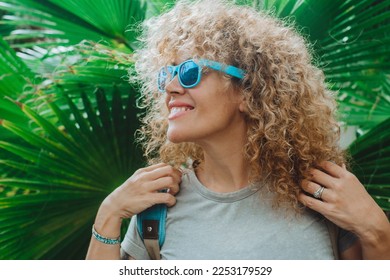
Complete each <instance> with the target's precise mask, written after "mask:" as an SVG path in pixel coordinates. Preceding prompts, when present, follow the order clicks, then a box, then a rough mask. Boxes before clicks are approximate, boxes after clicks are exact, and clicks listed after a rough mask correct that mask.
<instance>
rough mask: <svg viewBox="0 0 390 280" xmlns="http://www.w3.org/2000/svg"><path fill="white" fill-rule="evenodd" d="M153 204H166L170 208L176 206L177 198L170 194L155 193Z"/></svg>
mask: <svg viewBox="0 0 390 280" xmlns="http://www.w3.org/2000/svg"><path fill="white" fill-rule="evenodd" d="M152 203H153V205H155V204H166V205H167V206H168V207H172V206H173V205H175V204H176V198H175V197H174V196H173V195H171V194H169V193H154V194H153V196H152Z"/></svg>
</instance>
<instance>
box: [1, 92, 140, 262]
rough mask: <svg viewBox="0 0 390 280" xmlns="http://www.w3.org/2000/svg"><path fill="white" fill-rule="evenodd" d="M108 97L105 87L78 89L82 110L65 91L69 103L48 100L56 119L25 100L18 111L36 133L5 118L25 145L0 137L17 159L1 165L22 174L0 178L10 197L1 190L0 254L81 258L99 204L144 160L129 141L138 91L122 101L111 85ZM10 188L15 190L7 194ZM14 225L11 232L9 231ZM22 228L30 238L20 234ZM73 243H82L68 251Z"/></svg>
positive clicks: (28, 256) (131, 138)
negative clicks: (0, 236)
mask: <svg viewBox="0 0 390 280" xmlns="http://www.w3.org/2000/svg"><path fill="white" fill-rule="evenodd" d="M128 93H130V92H128ZM106 94H107V93H106V92H104V91H103V90H97V91H96V92H95V93H94V97H92V96H89V94H88V93H82V106H83V107H79V106H78V105H77V104H76V103H75V102H73V100H72V99H71V98H70V97H69V96H67V95H64V96H63V98H64V99H65V100H66V103H67V104H68V106H67V108H61V109H60V108H59V107H58V106H57V105H56V103H55V102H48V106H49V108H50V109H51V110H52V111H53V113H54V114H55V115H56V117H57V119H58V122H57V123H51V122H49V121H47V120H46V119H45V118H44V117H42V116H40V115H39V114H38V113H37V112H36V111H35V110H33V109H31V108H30V107H28V106H27V105H25V104H23V105H22V106H21V110H22V112H23V113H24V114H25V115H26V116H28V118H29V119H30V121H32V122H34V123H35V125H36V126H37V127H38V128H39V129H38V130H33V131H32V130H28V129H26V128H24V127H23V126H20V125H18V124H15V123H12V122H10V121H3V122H2V126H3V127H4V128H6V129H8V130H9V131H11V132H13V133H15V134H16V135H18V136H19V137H20V138H21V139H23V141H24V143H18V144H13V143H10V142H7V141H0V148H2V149H4V150H6V151H8V152H9V153H12V154H14V155H16V156H18V157H19V160H17V161H16V160H10V159H3V160H1V161H0V165H6V166H8V167H11V168H13V169H15V170H18V171H19V172H21V174H23V176H18V177H10V176H8V177H6V178H4V177H0V185H2V186H3V187H7V188H8V189H7V190H8V194H6V193H5V192H4V191H3V192H0V208H1V209H2V215H1V217H0V220H1V223H0V232H2V233H4V235H3V236H9V238H2V239H0V248H1V250H0V252H1V254H2V255H1V256H0V258H1V259H31V258H34V259H35V258H59V259H68V258H82V257H83V256H85V249H86V247H85V246H86V244H87V243H85V241H86V239H87V237H88V238H89V236H90V225H91V224H92V221H93V219H94V215H95V213H96V210H97V206H98V205H99V204H100V202H101V201H102V199H103V198H104V197H105V196H106V195H107V194H108V193H109V192H111V191H112V190H113V189H114V188H115V187H116V186H118V185H119V184H120V183H121V182H123V181H124V180H125V179H126V178H127V177H128V176H129V175H131V174H132V173H133V172H134V171H135V170H136V169H138V168H139V167H141V166H142V164H143V160H142V156H141V153H140V151H139V148H138V147H137V146H136V144H135V143H134V132H135V129H136V128H137V127H138V121H137V119H136V116H137V113H136V109H135V107H134V97H135V95H134V94H131V93H130V94H127V97H126V98H124V97H123V96H124V94H121V93H120V92H119V91H118V90H117V89H114V90H113V92H112V96H113V97H112V99H111V101H108V100H107V99H106V97H105V96H106ZM91 99H96V100H97V102H95V101H92V100H91ZM61 104H62V103H61ZM92 104H97V106H93V105H92ZM19 175H20V174H19ZM9 190H15V192H14V193H12V194H11V195H10V194H9ZM26 211H27V212H28V213H29V214H28V215H26ZM15 220H18V221H19V222H18V225H15V223H14V222H13V221H15ZM11 229H12V230H13V231H14V232H15V231H16V234H13V235H9V234H6V233H8V232H9V231H10V230H11ZM87 230H88V231H87ZM86 231H87V232H86ZM27 233H29V234H28V236H29V238H28V240H27V239H23V238H24V237H26V236H27ZM80 233H84V235H83V236H82V238H81V240H73V238H72V236H73V235H75V234H76V236H79V235H78V234H80ZM18 236H19V237H20V238H19V237H18ZM52 236H55V238H54V237H53V238H52ZM70 242H74V244H75V243H77V244H78V245H77V246H75V245H74V244H73V246H75V247H78V248H79V250H76V251H75V252H73V255H67V254H68V253H69V252H68V250H69V247H68V246H66V245H67V244H69V243H70ZM20 248H23V250H20ZM26 248H28V250H27V249H26ZM65 252H66V254H65Z"/></svg>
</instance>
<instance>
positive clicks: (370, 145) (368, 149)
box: [349, 118, 390, 211]
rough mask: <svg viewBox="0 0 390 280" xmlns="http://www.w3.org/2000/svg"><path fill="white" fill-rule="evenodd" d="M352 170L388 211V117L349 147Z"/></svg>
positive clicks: (389, 154) (389, 203) (389, 164)
mask: <svg viewBox="0 0 390 280" xmlns="http://www.w3.org/2000/svg"><path fill="white" fill-rule="evenodd" d="M349 153H350V154H351V156H352V158H353V163H352V167H353V171H354V173H355V174H356V175H357V177H358V178H359V180H360V181H361V182H362V183H363V184H364V186H365V187H366V188H367V190H368V192H369V193H370V194H371V195H372V197H373V198H374V199H375V200H376V201H377V203H378V204H379V205H380V206H381V207H382V209H384V210H386V211H390V170H389V166H390V118H388V119H387V120H385V121H383V122H382V123H380V124H379V125H377V126H375V127H374V128H372V129H371V130H370V131H369V132H367V133H366V134H365V135H363V136H361V137H359V138H358V139H356V141H355V142H353V143H352V144H351V145H350V147H349Z"/></svg>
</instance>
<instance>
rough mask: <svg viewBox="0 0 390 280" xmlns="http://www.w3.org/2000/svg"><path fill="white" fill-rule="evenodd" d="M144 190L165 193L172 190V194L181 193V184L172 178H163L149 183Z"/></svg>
mask: <svg viewBox="0 0 390 280" xmlns="http://www.w3.org/2000/svg"><path fill="white" fill-rule="evenodd" d="M144 188H145V189H146V190H147V191H149V192H156V191H163V190H165V189H170V191H169V192H170V193H177V192H178V191H179V184H178V183H177V182H176V180H175V179H174V178H173V177H171V176H166V177H161V178H158V179H156V180H153V181H149V182H147V183H146V184H145V185H144Z"/></svg>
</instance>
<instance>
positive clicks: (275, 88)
mask: <svg viewBox="0 0 390 280" xmlns="http://www.w3.org/2000/svg"><path fill="white" fill-rule="evenodd" d="M141 42H142V43H143V47H142V48H140V50H139V51H137V53H136V55H135V57H136V64H135V66H136V71H137V78H138V79H139V81H140V82H141V83H140V85H141V92H142V94H141V95H142V103H141V104H142V105H143V106H144V107H145V108H146V114H145V116H144V118H143V127H142V128H141V130H140V131H139V135H138V136H139V140H140V141H141V142H142V143H143V144H144V148H145V155H146V157H147V158H148V160H149V162H150V163H154V162H158V161H163V162H169V163H171V164H173V165H175V166H180V165H182V164H183V163H186V162H188V159H191V160H193V161H194V162H201V161H202V160H203V151H202V149H201V148H200V147H199V146H197V145H195V144H193V143H180V144H173V143H171V142H170V141H169V140H168V139H167V134H166V132H167V127H168V123H167V115H168V112H167V109H166V108H165V107H166V106H165V104H164V100H163V99H164V98H163V96H161V93H159V92H158V89H157V82H156V79H157V75H156V73H157V72H158V70H159V68H160V67H162V66H163V65H167V64H172V62H173V61H174V60H175V59H176V58H177V57H178V54H179V53H182V52H186V53H191V54H193V57H194V58H205V59H210V60H216V61H219V62H222V63H225V64H229V65H234V66H236V67H239V68H241V69H243V70H244V71H245V72H246V74H245V77H244V78H243V79H242V80H241V81H236V80H234V79H232V83H233V84H235V85H236V86H237V89H238V90H237V94H242V95H244V98H245V101H246V106H247V112H246V120H247V124H248V130H247V138H248V141H247V143H246V145H245V147H244V150H243V152H244V154H245V156H246V158H247V159H248V161H249V163H250V177H251V182H259V181H261V182H263V183H266V185H267V186H268V188H269V190H270V191H272V192H273V193H275V194H276V196H275V197H276V199H275V202H276V203H275V205H280V203H283V204H285V203H288V204H289V205H290V206H292V207H293V208H295V209H298V208H299V207H298V205H299V203H298V199H297V196H298V194H299V192H300V191H301V187H300V182H301V181H302V179H304V178H307V177H308V176H309V169H310V168H312V167H313V166H316V165H318V163H319V162H321V161H324V160H331V161H334V162H336V163H338V164H341V163H343V162H344V154H343V152H342V151H341V149H340V148H339V126H338V124H337V122H336V120H335V116H334V113H335V107H336V106H335V105H336V104H335V101H334V98H333V93H332V92H330V91H329V90H327V88H326V85H325V81H324V75H323V73H322V71H321V70H319V69H318V68H316V67H315V66H314V65H313V64H312V62H311V61H312V57H311V55H310V52H309V50H308V47H307V44H306V42H305V40H304V38H303V37H302V36H300V35H299V34H298V33H297V32H296V31H295V30H294V28H292V27H290V26H288V25H287V24H285V23H283V22H282V21H281V20H278V19H276V18H275V17H272V16H270V15H269V14H266V13H265V12H259V11H256V10H255V9H253V8H250V7H244V6H236V5H233V4H230V3H228V2H226V1H220V0H213V1H179V2H178V3H176V5H175V6H174V8H173V9H171V10H170V11H168V12H166V13H164V14H162V15H160V16H158V17H155V18H152V19H150V20H148V21H147V22H145V25H144V33H143V36H142V37H141ZM221 75H223V74H221Z"/></svg>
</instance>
